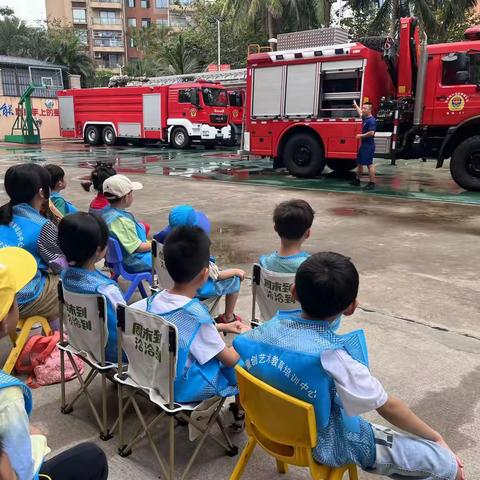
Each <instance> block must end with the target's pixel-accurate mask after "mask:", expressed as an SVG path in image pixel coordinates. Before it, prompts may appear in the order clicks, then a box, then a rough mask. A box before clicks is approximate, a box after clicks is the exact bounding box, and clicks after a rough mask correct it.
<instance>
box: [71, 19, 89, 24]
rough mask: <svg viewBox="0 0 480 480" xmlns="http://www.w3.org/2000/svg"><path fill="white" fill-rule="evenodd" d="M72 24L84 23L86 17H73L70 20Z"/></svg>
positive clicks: (85, 22)
mask: <svg viewBox="0 0 480 480" xmlns="http://www.w3.org/2000/svg"><path fill="white" fill-rule="evenodd" d="M72 22H73V24H74V25H86V24H87V19H86V18H73V20H72Z"/></svg>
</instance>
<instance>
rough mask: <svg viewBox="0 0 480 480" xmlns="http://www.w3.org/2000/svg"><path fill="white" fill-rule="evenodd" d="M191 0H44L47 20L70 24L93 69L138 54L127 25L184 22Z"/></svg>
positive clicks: (114, 64)
mask: <svg viewBox="0 0 480 480" xmlns="http://www.w3.org/2000/svg"><path fill="white" fill-rule="evenodd" d="M191 3H192V0H45V7H46V13H47V21H49V22H52V21H54V20H60V21H62V22H65V23H67V24H70V25H73V26H74V28H75V30H76V32H77V36H78V38H79V39H80V40H81V42H82V44H83V45H84V46H85V48H86V49H87V50H88V51H89V52H90V54H91V55H92V57H93V59H94V61H95V64H96V66H97V68H104V69H117V68H120V67H123V66H124V65H126V64H127V62H128V61H129V60H135V59H136V58H138V57H139V53H138V51H137V50H136V49H135V48H134V45H133V42H132V40H131V38H130V37H129V35H128V31H129V29H130V28H141V27H147V26H149V25H152V24H155V25H159V26H160V25H166V26H168V25H170V26H171V27H172V28H181V27H183V26H185V25H186V24H187V23H188V20H189V18H188V17H189V15H190V13H191V8H190V7H189V5H190V4H191Z"/></svg>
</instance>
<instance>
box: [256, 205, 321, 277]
mask: <svg viewBox="0 0 480 480" xmlns="http://www.w3.org/2000/svg"><path fill="white" fill-rule="evenodd" d="M314 215H315V212H314V211H313V209H312V207H311V206H310V205H309V204H308V203H307V202H306V201H305V200H288V201H286V202H282V203H280V204H279V205H277V206H276V207H275V210H274V211H273V224H274V227H273V228H274V229H275V231H276V232H277V234H278V236H279V237H280V249H279V250H276V251H275V252H272V253H269V254H267V255H262V256H261V257H260V265H261V266H262V267H263V268H265V269H267V270H270V271H271V272H277V273H295V272H296V271H297V269H298V267H299V266H300V265H301V264H302V263H303V262H304V261H305V259H306V258H308V257H309V256H310V254H309V253H307V252H304V251H303V250H302V244H303V242H305V240H307V239H308V238H309V237H310V228H311V226H312V223H313V217H314Z"/></svg>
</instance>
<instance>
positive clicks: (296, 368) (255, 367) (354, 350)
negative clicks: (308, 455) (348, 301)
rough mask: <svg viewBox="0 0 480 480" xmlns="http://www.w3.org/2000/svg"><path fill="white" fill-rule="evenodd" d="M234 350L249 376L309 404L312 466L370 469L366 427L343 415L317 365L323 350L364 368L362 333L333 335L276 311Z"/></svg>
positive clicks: (371, 446)
mask: <svg viewBox="0 0 480 480" xmlns="http://www.w3.org/2000/svg"><path fill="white" fill-rule="evenodd" d="M233 346H234V348H235V350H236V351H237V352H238V353H239V355H240V356H241V358H242V360H243V362H244V366H245V368H246V369H247V370H248V371H249V372H250V373H251V374H252V375H254V376H255V377H257V378H259V379H261V380H263V381H264V382H266V383H268V384H269V385H272V386H273V387H275V388H277V389H279V390H281V391H282V392H285V393H287V394H289V395H292V396H293V397H296V398H299V399H301V400H304V401H306V402H308V403H311V404H313V406H314V408H315V417H316V422H317V446H316V447H315V448H314V449H313V456H314V458H315V460H317V461H318V462H320V463H323V464H326V465H329V466H332V467H337V466H340V465H345V464H348V463H355V464H357V465H360V466H362V468H368V467H371V466H372V465H373V464H374V463H375V441H374V437H373V431H372V428H371V426H370V424H369V423H368V422H367V421H365V420H363V419H362V418H360V417H348V416H347V415H346V413H345V411H344V410H343V408H342V405H341V402H340V398H339V397H338V395H337V392H336V389H335V383H334V381H333V379H332V378H331V377H330V376H329V375H328V374H327V373H326V372H325V370H324V369H323V367H322V363H321V360H320V358H321V355H322V353H323V352H324V351H326V350H335V349H344V350H346V351H347V352H348V353H349V354H350V355H351V357H352V358H353V359H355V360H357V361H358V362H360V363H362V364H364V365H367V366H368V354H367V348H366V342H365V335H364V332H363V331H362V330H358V331H355V332H352V333H349V334H346V335H337V334H335V333H334V331H333V330H332V329H331V327H330V325H329V324H328V322H324V321H311V320H304V319H302V318H301V312H300V311H289V312H288V311H281V312H278V313H277V315H276V316H275V317H274V318H273V319H272V320H270V321H268V322H265V323H264V324H262V325H260V326H259V327H258V328H255V329H253V330H251V331H250V332H247V333H245V334H243V335H239V336H238V337H237V338H235V340H234V341H233Z"/></svg>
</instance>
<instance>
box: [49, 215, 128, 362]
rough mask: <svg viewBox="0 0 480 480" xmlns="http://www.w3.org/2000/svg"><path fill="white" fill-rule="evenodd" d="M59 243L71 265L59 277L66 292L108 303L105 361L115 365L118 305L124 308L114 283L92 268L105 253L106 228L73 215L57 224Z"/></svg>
mask: <svg viewBox="0 0 480 480" xmlns="http://www.w3.org/2000/svg"><path fill="white" fill-rule="evenodd" d="M58 240H59V243H60V248H61V249H62V251H63V252H64V253H65V256H66V257H67V261H68V262H69V264H70V267H69V268H67V269H66V270H64V271H63V272H62V275H61V278H62V282H63V286H64V287H65V289H67V290H69V291H71V292H74V293H87V294H100V295H103V296H104V297H105V298H106V299H107V328H108V341H107V346H106V349H105V360H107V361H108V362H112V363H117V361H118V357H117V351H118V350H117V314H116V310H117V306H118V305H125V300H124V298H123V295H122V292H121V291H120V289H119V287H118V285H117V283H116V282H115V281H114V280H112V279H110V278H108V277H106V276H105V275H103V274H102V273H101V272H99V271H98V270H97V269H96V268H95V264H96V263H97V262H99V261H100V260H101V259H102V258H104V257H105V253H106V251H107V242H108V228H107V225H106V224H105V222H104V221H103V220H102V219H101V218H100V217H97V216H95V215H91V214H89V213H84V212H78V213H74V214H72V215H68V216H67V217H65V218H64V219H62V221H61V222H60V225H59V227H58Z"/></svg>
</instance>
